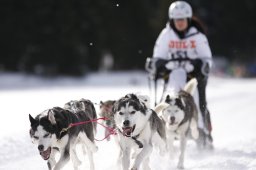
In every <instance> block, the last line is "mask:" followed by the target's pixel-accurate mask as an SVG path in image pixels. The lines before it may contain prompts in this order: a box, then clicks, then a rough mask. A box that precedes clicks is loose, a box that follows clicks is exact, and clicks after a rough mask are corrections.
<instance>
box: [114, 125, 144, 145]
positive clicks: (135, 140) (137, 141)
mask: <svg viewBox="0 0 256 170" xmlns="http://www.w3.org/2000/svg"><path fill="white" fill-rule="evenodd" d="M118 131H119V132H120V133H122V134H123V132H122V131H121V130H120V129H119V128H118ZM123 136H125V137H128V138H132V139H133V140H134V142H135V143H136V144H137V145H138V146H139V148H143V144H142V143H141V141H139V140H138V137H139V136H140V134H138V135H136V136H130V135H125V134H123Z"/></svg>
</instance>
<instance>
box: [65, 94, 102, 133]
mask: <svg viewBox="0 0 256 170" xmlns="http://www.w3.org/2000/svg"><path fill="white" fill-rule="evenodd" d="M64 109H67V110H70V111H71V112H73V113H77V112H80V111H83V112H85V113H86V114H87V116H88V118H89V119H90V120H95V119H97V114H96V111H95V108H94V106H93V103H92V102H91V101H90V100H86V99H83V98H82V99H80V100H78V101H77V100H71V101H70V102H68V103H66V104H65V105H64ZM93 130H94V135H95V134H96V131H97V123H96V122H93Z"/></svg>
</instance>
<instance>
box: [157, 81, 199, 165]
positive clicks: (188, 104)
mask: <svg viewBox="0 0 256 170" xmlns="http://www.w3.org/2000/svg"><path fill="white" fill-rule="evenodd" d="M196 86H197V81H196V79H192V80H190V81H189V82H188V83H187V84H186V86H185V88H184V90H180V91H179V92H178V94H176V95H173V96H170V95H169V94H168V95H167V96H166V97H165V101H164V102H162V103H160V104H159V105H157V106H156V108H155V111H156V112H157V113H158V114H159V116H160V117H162V119H163V120H164V122H165V127H166V137H167V147H168V150H169V153H170V156H171V157H172V154H173V152H174V146H173V142H174V140H175V139H176V138H177V139H180V151H181V153H180V156H179V162H178V168H180V169H183V168H184V152H185V147H186V140H187V136H188V133H189V132H191V135H192V137H193V138H194V139H197V138H198V136H199V132H198V126H197V116H198V112H197V107H196V104H195V102H194V99H193V97H192V95H193V93H194V91H195V89H196ZM189 130H191V131H189Z"/></svg>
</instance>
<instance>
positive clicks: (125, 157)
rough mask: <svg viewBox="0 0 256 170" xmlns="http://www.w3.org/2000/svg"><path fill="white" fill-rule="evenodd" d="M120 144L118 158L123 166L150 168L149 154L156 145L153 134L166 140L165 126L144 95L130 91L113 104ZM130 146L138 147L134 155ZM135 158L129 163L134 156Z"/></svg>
mask: <svg viewBox="0 0 256 170" xmlns="http://www.w3.org/2000/svg"><path fill="white" fill-rule="evenodd" d="M113 113H114V120H115V124H116V128H117V131H118V136H117V143H118V145H119V147H120V155H119V160H118V161H120V162H121V165H122V168H120V169H122V170H128V169H132V170H138V169H139V167H140V165H142V169H143V170H149V169H150V167H149V156H150V153H151V151H152V149H153V144H152V143H153V139H152V138H153V136H154V135H155V134H157V135H158V136H159V137H160V138H161V139H162V140H164V141H165V139H166V137H165V128H164V124H163V122H162V121H161V119H160V118H159V117H158V116H157V114H156V112H155V111H153V110H152V109H150V108H148V107H147V101H145V98H144V97H143V98H142V97H141V98H140V97H138V96H137V95H135V94H128V95H126V96H125V97H122V98H121V99H119V100H117V101H116V102H115V104H114V107H113ZM131 150H135V152H134V154H135V155H133V156H131ZM132 158H134V161H133V163H132V164H131V165H130V162H131V159H132Z"/></svg>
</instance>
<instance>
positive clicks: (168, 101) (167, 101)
mask: <svg viewBox="0 0 256 170" xmlns="http://www.w3.org/2000/svg"><path fill="white" fill-rule="evenodd" d="M170 102H171V97H170V95H169V94H168V95H167V96H166V98H165V103H170Z"/></svg>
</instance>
